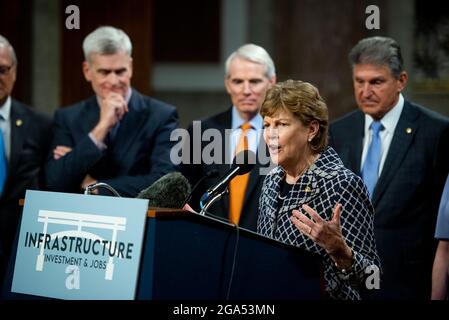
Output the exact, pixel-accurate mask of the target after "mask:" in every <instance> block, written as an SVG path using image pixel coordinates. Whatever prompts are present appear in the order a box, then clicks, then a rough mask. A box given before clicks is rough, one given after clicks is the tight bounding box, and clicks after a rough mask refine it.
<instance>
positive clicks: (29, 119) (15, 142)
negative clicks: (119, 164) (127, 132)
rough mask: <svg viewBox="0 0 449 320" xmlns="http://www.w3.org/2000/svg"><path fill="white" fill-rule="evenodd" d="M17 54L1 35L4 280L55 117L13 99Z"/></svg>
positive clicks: (38, 182) (0, 257) (0, 246)
mask: <svg viewBox="0 0 449 320" xmlns="http://www.w3.org/2000/svg"><path fill="white" fill-rule="evenodd" d="M16 72H17V57H16V54H15V52H14V48H13V47H12V46H11V44H10V43H9V41H8V40H7V39H6V38H5V37H3V36H1V35H0V283H1V281H2V279H3V275H4V271H5V269H4V268H5V266H6V260H7V258H8V257H9V255H10V251H11V247H12V243H13V240H14V237H15V234H16V230H17V226H18V221H19V217H20V214H21V207H20V206H19V200H20V199H23V198H24V197H25V191H26V190H27V189H40V188H42V187H43V184H44V183H43V173H42V169H43V167H44V164H45V160H46V157H47V153H48V148H49V141H50V137H51V120H50V118H49V117H47V116H46V115H44V114H40V113H38V112H36V111H34V110H32V109H31V108H29V107H28V106H26V105H24V104H22V103H21V102H19V101H17V100H15V99H12V98H11V93H12V91H13V88H14V83H15V81H16V75H17V73H16Z"/></svg>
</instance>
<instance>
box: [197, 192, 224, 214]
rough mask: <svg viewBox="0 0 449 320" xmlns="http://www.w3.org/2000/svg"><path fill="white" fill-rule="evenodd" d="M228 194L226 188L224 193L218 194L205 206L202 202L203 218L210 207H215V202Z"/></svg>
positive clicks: (201, 212)
mask: <svg viewBox="0 0 449 320" xmlns="http://www.w3.org/2000/svg"><path fill="white" fill-rule="evenodd" d="M226 193H228V188H225V189H224V190H223V191H221V192H219V193H217V194H216V195H215V196H213V197H212V198H211V199H210V200H209V201H207V202H206V204H205V205H203V203H202V202H200V207H201V211H200V213H199V214H200V215H202V216H204V215H206V211H207V209H209V207H210V206H211V205H213V204H214V203H215V201H217V200H219V199H221V197H223V195H225V194H226Z"/></svg>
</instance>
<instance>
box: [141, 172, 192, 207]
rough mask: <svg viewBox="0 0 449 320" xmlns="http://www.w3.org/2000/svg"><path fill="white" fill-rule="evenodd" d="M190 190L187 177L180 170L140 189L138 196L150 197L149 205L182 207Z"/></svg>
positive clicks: (142, 197)
mask: <svg viewBox="0 0 449 320" xmlns="http://www.w3.org/2000/svg"><path fill="white" fill-rule="evenodd" d="M190 191H191V187H190V183H189V182H188V181H187V179H186V177H184V176H183V175H182V174H181V173H179V172H171V173H167V174H166V175H164V176H162V177H161V178H159V179H158V180H156V181H155V182H154V183H153V184H152V185H151V186H149V187H148V188H146V189H144V190H142V191H140V193H139V194H138V195H137V198H140V199H148V207H158V208H173V209H182V208H183V207H184V205H183V204H184V199H186V197H187V196H188V195H189V193H190Z"/></svg>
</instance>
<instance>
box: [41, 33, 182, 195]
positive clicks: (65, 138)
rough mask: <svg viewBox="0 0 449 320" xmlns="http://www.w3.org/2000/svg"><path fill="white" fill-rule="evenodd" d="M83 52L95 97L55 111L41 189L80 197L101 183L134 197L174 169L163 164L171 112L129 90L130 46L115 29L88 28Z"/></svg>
mask: <svg viewBox="0 0 449 320" xmlns="http://www.w3.org/2000/svg"><path fill="white" fill-rule="evenodd" d="M83 50H84V55H85V61H84V62H83V72H84V76H85V78H86V80H87V81H89V82H90V83H91V85H92V88H93V91H94V92H95V96H93V97H91V98H88V99H87V100H84V101H81V102H79V103H76V104H74V105H72V106H69V107H67V108H63V109H61V110H58V111H57V112H56V114H55V129H54V138H53V142H52V152H51V154H50V156H49V159H48V161H47V165H46V178H47V185H48V187H49V188H50V189H51V190H55V191H63V192H80V191H81V190H83V189H85V188H86V187H87V186H88V185H91V184H93V183H97V182H103V183H107V184H108V185H110V186H112V187H113V188H114V189H115V190H117V191H118V193H119V194H121V195H123V196H128V197H135V196H136V195H137V194H138V193H139V191H141V190H142V189H144V188H146V187H147V186H149V185H151V184H152V183H153V182H154V181H155V180H157V179H158V178H159V177H161V176H163V175H164V174H166V173H168V172H171V171H175V170H176V167H175V166H174V165H173V164H172V162H171V161H170V149H171V147H172V145H173V143H172V142H170V133H171V131H172V130H173V129H175V128H176V127H177V121H178V115H177V112H176V109H175V107H173V106H170V105H168V104H166V103H163V102H161V101H158V100H156V99H152V98H150V97H146V96H143V95H141V94H140V93H139V92H137V91H136V90H134V89H131V85H130V80H131V77H132V58H131V51H132V45H131V41H130V39H129V37H128V36H127V35H126V34H125V33H124V32H123V31H122V30H120V29H116V28H113V27H100V28H98V29H96V30H95V31H94V32H92V33H91V34H89V35H88V36H87V37H86V38H85V39H84V42H83ZM97 191H99V193H107V191H105V190H100V189H97Z"/></svg>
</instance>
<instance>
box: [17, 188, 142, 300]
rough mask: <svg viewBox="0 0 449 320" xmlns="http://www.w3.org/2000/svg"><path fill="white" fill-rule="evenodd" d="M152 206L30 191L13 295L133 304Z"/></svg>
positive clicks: (135, 201) (124, 200)
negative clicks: (112, 300)
mask: <svg viewBox="0 0 449 320" xmlns="http://www.w3.org/2000/svg"><path fill="white" fill-rule="evenodd" d="M147 208H148V200H144V199H131V198H114V197H104V196H92V195H80V194H66V193H55V192H42V191H27V193H26V198H25V206H24V209H23V215H22V223H21V227H20V235H19V240H18V245H17V255H16V263H15V267H14V276H13V282H12V289H11V291H12V292H17V293H24V294H31V295H37V296H44V297H51V298H59V299H121V300H126V299H134V298H135V294H136V287H137V278H138V272H139V261H140V255H141V252H142V239H143V232H144V226H145V219H146V214H147Z"/></svg>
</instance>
